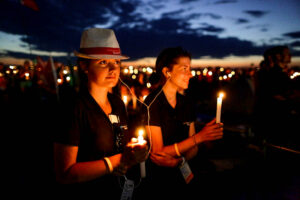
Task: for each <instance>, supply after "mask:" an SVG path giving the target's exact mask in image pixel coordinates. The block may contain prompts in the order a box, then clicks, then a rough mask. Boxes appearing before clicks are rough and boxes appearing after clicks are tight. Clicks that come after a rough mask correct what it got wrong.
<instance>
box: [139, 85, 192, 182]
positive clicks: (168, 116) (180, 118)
mask: <svg viewBox="0 0 300 200" xmlns="http://www.w3.org/2000/svg"><path fill="white" fill-rule="evenodd" d="M160 91H161V88H158V89H157V90H155V91H153V92H152V93H151V94H149V95H148V97H147V98H146V100H145V103H146V104H147V105H149V104H150V103H151V102H152V101H153V99H154V98H155V97H156V96H157V94H158V93H159V92H160ZM176 100H177V103H176V106H175V108H173V107H172V106H171V105H170V104H169V102H168V100H167V98H166V96H165V94H164V92H163V91H162V92H161V93H160V94H159V95H158V96H157V97H156V99H155V101H154V102H153V103H152V104H151V106H150V123H149V125H151V126H159V127H160V128H161V131H162V136H163V143H164V146H168V145H172V144H174V143H178V142H181V141H182V140H184V139H186V138H188V137H189V126H190V124H191V122H194V121H195V118H196V117H195V109H194V107H193V105H194V104H193V103H191V102H192V101H191V100H190V99H189V98H188V97H186V96H183V95H181V94H179V93H177V95H176ZM144 117H145V119H144V121H145V125H148V120H147V112H146V111H145V114H144ZM147 167H148V168H149V169H148V171H149V172H150V176H151V180H152V181H153V184H157V185H161V186H163V185H165V184H168V185H169V186H170V187H173V186H174V187H177V186H178V185H182V184H185V182H184V179H183V177H182V175H181V173H180V170H179V168H177V167H176V168H170V167H161V166H157V165H156V164H154V163H152V162H151V160H150V159H149V161H148V166H147ZM171 185H172V186H171ZM158 187H159V186H158Z"/></svg>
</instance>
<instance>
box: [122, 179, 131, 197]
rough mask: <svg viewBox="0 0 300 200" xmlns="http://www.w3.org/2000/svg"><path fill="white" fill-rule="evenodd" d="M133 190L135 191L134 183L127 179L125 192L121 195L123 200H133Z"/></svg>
mask: <svg viewBox="0 0 300 200" xmlns="http://www.w3.org/2000/svg"><path fill="white" fill-rule="evenodd" d="M133 190H134V181H132V180H129V179H126V180H125V183H124V187H123V192H122V195H121V200H131V198H132V193H133Z"/></svg>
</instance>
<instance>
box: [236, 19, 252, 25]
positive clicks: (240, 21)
mask: <svg viewBox="0 0 300 200" xmlns="http://www.w3.org/2000/svg"><path fill="white" fill-rule="evenodd" d="M235 23H236V24H247V23H249V20H248V19H244V18H238V19H236V21H235Z"/></svg>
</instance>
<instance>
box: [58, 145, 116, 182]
mask: <svg viewBox="0 0 300 200" xmlns="http://www.w3.org/2000/svg"><path fill="white" fill-rule="evenodd" d="M77 154H78V147H77V146H71V145H64V144H58V143H55V144H54V167H55V172H56V179H57V181H58V182H60V183H78V182H85V181H90V180H93V179H96V178H98V177H101V176H103V175H105V174H108V173H109V169H107V167H106V164H105V162H104V160H95V161H89V162H77V161H76V159H77ZM109 160H110V161H111V164H112V166H113V168H114V169H115V168H117V167H118V166H119V165H120V163H121V162H120V161H121V154H116V155H114V156H111V157H109Z"/></svg>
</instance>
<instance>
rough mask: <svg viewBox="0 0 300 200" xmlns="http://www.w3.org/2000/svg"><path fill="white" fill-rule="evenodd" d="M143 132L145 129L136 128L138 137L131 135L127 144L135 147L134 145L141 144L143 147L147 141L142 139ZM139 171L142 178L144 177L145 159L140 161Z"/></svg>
mask: <svg viewBox="0 0 300 200" xmlns="http://www.w3.org/2000/svg"><path fill="white" fill-rule="evenodd" d="M144 132H145V131H144V130H143V129H139V130H138V137H137V138H135V137H133V138H132V139H131V142H130V143H129V144H128V145H130V146H131V147H132V148H135V147H136V146H141V147H143V146H144V147H145V146H146V144H147V141H146V140H145V139H144V136H143V135H144ZM146 149H147V148H146ZM147 150H148V149H147ZM143 158H144V157H143ZM143 160H144V159H143ZM140 173H141V177H142V178H145V177H146V168H145V161H142V162H140Z"/></svg>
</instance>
